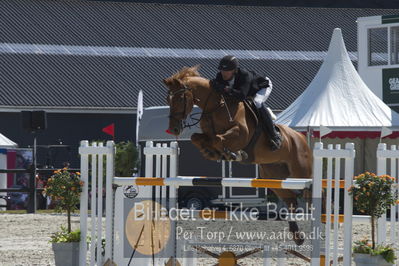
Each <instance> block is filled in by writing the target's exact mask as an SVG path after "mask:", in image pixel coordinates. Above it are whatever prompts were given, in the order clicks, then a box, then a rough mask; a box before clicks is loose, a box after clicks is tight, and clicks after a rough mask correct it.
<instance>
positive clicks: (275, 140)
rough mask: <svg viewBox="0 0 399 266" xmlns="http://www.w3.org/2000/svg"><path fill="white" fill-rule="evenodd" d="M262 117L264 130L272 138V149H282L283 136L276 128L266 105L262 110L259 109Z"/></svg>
mask: <svg viewBox="0 0 399 266" xmlns="http://www.w3.org/2000/svg"><path fill="white" fill-rule="evenodd" d="M258 110H259V113H260V117H261V119H262V121H261V124H262V127H263V130H265V131H266V133H267V135H268V136H269V138H270V148H271V150H272V151H275V150H278V149H280V147H281V136H280V133H279V132H278V131H277V130H276V127H275V126H274V123H273V119H272V117H271V115H270V113H269V112H268V111H267V109H266V105H265V104H263V105H262V107H261V108H259V109H258Z"/></svg>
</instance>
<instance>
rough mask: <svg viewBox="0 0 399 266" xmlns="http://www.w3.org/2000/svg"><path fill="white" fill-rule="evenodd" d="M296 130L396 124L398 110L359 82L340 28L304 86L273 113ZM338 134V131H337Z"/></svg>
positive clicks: (375, 128) (365, 128) (358, 128)
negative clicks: (288, 104) (287, 105)
mask: <svg viewBox="0 0 399 266" xmlns="http://www.w3.org/2000/svg"><path fill="white" fill-rule="evenodd" d="M276 123H279V124H285V125H288V126H290V127H292V128H295V129H297V130H306V128H307V127H309V126H310V127H312V128H315V129H316V130H317V128H318V127H319V126H321V125H322V126H327V127H329V128H331V129H332V130H333V131H341V132H342V131H346V132H351V134H350V135H351V136H352V137H353V135H354V132H355V131H369V132H370V131H380V130H381V127H383V126H384V127H394V128H399V114H398V113H396V112H394V111H393V110H392V109H390V108H389V107H388V106H387V105H386V104H385V103H384V102H383V101H382V100H381V99H380V98H378V97H377V96H376V95H375V94H374V93H373V92H372V91H371V90H370V89H369V88H368V87H367V85H366V84H365V83H364V82H363V80H362V79H361V78H360V76H359V74H358V73H357V71H356V69H355V67H354V66H353V64H352V62H351V60H350V59H349V55H348V52H347V50H346V47H345V44H344V40H343V39H342V33H341V29H335V30H334V33H333V36H332V39H331V42H330V46H329V49H328V53H327V56H326V58H325V60H324V62H323V64H322V66H321V67H320V69H319V71H318V73H317V74H316V76H315V78H314V79H313V81H312V82H311V83H310V85H309V86H308V88H307V89H306V90H305V91H304V92H303V93H302V94H301V95H300V96H299V97H298V98H297V99H296V100H295V101H294V102H293V103H292V104H291V105H290V106H289V107H288V108H287V109H286V110H285V111H283V112H282V113H280V114H279V116H278V117H277V120H276ZM341 135H342V134H341Z"/></svg>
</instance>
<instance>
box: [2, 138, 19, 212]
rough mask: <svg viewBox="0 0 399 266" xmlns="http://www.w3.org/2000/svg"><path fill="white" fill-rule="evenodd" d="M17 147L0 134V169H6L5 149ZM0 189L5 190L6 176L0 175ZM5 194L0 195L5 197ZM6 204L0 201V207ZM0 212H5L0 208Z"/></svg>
mask: <svg viewBox="0 0 399 266" xmlns="http://www.w3.org/2000/svg"><path fill="white" fill-rule="evenodd" d="M17 146H18V145H17V144H16V143H15V142H14V141H12V140H10V139H9V138H7V137H5V136H4V135H3V134H0V168H1V169H6V168H7V151H6V149H7V148H16V147H17ZM0 188H7V174H0ZM6 194H7V193H5V192H4V193H0V195H6ZM6 203H7V202H6V201H5V200H3V199H2V200H0V205H5V204H6ZM0 210H5V208H0Z"/></svg>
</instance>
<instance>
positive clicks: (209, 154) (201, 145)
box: [191, 133, 222, 161]
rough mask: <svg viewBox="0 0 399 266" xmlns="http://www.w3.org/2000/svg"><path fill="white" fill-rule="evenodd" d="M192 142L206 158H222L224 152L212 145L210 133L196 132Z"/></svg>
mask: <svg viewBox="0 0 399 266" xmlns="http://www.w3.org/2000/svg"><path fill="white" fill-rule="evenodd" d="M191 142H192V143H193V144H194V146H196V147H197V149H198V150H199V151H200V152H201V153H202V155H203V156H204V158H205V159H207V160H213V161H217V160H220V159H222V154H221V153H220V152H219V151H218V150H216V149H215V148H213V147H212V141H211V138H209V137H208V135H206V134H200V133H194V134H193V135H191Z"/></svg>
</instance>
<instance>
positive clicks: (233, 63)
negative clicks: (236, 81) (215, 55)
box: [218, 55, 238, 71]
mask: <svg viewBox="0 0 399 266" xmlns="http://www.w3.org/2000/svg"><path fill="white" fill-rule="evenodd" d="M237 67H238V60H237V58H236V57H235V56H232V55H226V56H224V57H223V58H222V59H221V60H220V62H219V67H218V69H219V70H226V71H229V70H233V69H236V68H237Z"/></svg>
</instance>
